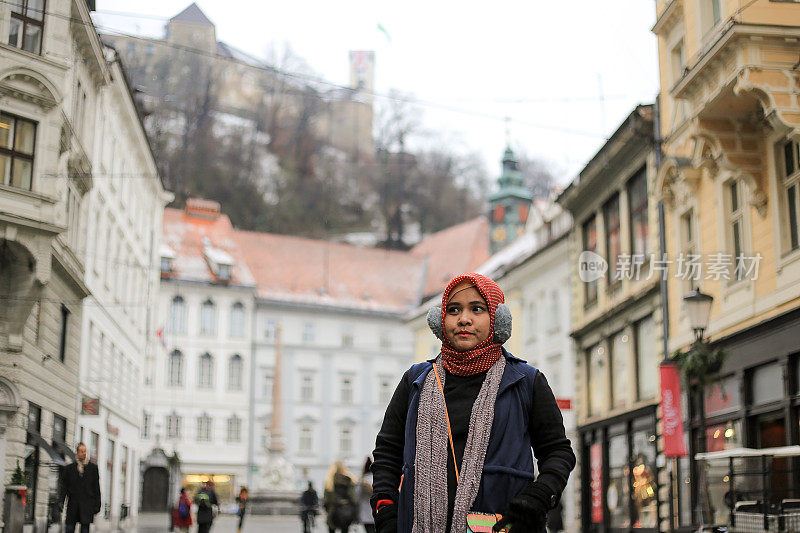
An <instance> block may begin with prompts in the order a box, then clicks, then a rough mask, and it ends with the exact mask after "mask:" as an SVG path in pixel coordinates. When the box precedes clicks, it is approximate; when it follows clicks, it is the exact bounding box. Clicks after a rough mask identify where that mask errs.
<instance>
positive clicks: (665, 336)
mask: <svg viewBox="0 0 800 533" xmlns="http://www.w3.org/2000/svg"><path fill="white" fill-rule="evenodd" d="M653 111H654V113H653V130H654V132H653V145H654V150H655V156H656V172H658V169H659V168H661V160H662V158H663V154H662V152H661V96H657V97H656V105H655V109H654V110H653ZM666 231H667V228H666V222H665V218H664V202H662V201H661V200H659V202H658V247H659V252H660V253H661V258H662V259H663V258H664V255H665V254H666V253H667V236H666ZM661 315H662V316H661V334H662V335H661V337H662V349H663V351H664V359H666V358H667V357H669V302H668V301H667V278H666V277H665V276H661Z"/></svg>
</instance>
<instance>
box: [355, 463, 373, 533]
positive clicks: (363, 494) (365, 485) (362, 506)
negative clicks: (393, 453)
mask: <svg viewBox="0 0 800 533" xmlns="http://www.w3.org/2000/svg"><path fill="white" fill-rule="evenodd" d="M371 467H372V458H371V457H367V460H366V462H365V463H364V470H363V471H362V473H361V482H360V483H359V484H358V520H359V521H360V522H361V524H362V525H363V526H364V531H365V532H366V533H375V520H374V518H373V517H372V506H371V505H370V503H369V499H370V498H371V497H372V472H370V468H371Z"/></svg>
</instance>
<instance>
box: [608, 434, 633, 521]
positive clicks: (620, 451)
mask: <svg viewBox="0 0 800 533" xmlns="http://www.w3.org/2000/svg"><path fill="white" fill-rule="evenodd" d="M629 474H630V470H629V464H628V442H627V435H624V434H623V435H615V436H613V437H610V438H609V439H608V488H607V489H606V506H607V507H608V513H609V525H610V526H611V527H612V528H615V527H624V528H626V527H629V526H630V506H629V503H630V490H629V489H630V486H629V483H628V478H629Z"/></svg>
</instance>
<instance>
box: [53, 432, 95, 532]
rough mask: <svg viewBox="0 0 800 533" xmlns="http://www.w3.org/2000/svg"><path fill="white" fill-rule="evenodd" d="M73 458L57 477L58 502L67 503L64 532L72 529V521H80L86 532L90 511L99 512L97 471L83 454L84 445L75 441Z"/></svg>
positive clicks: (73, 525)
mask: <svg viewBox="0 0 800 533" xmlns="http://www.w3.org/2000/svg"><path fill="white" fill-rule="evenodd" d="M75 459H76V460H75V462H74V463H72V464H69V465H67V466H66V467H65V468H64V472H63V473H62V474H61V479H60V481H59V491H58V503H59V505H60V506H61V507H63V506H64V499H65V498H69V502H68V503H67V516H66V519H65V524H66V526H67V527H66V532H67V533H74V532H75V525H76V524H80V525H81V531H80V533H89V525H90V524H91V523H92V522H93V521H94V515H96V514H97V513H99V512H100V475H99V473H98V470H97V465H96V464H94V463H90V462H89V461H88V460H87V458H86V445H85V444H84V443H82V442H81V443H79V444H78V446H77V448H76V449H75Z"/></svg>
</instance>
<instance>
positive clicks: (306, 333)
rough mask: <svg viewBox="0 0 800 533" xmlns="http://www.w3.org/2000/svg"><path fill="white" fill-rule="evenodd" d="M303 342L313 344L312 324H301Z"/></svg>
mask: <svg viewBox="0 0 800 533" xmlns="http://www.w3.org/2000/svg"><path fill="white" fill-rule="evenodd" d="M303 342H314V323H313V322H306V323H305V324H303Z"/></svg>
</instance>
